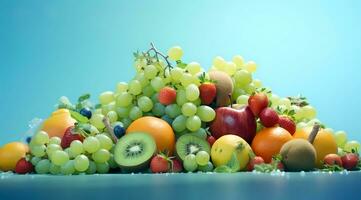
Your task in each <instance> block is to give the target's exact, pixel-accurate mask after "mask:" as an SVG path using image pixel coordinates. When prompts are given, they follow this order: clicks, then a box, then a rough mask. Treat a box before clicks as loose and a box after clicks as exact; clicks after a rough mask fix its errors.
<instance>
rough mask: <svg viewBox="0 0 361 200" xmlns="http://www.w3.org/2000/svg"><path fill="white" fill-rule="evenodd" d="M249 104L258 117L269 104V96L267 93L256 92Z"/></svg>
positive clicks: (250, 98)
mask: <svg viewBox="0 0 361 200" xmlns="http://www.w3.org/2000/svg"><path fill="white" fill-rule="evenodd" d="M248 105H249V107H250V108H251V110H252V112H253V114H254V116H256V117H258V115H259V113H260V112H261V111H262V110H263V109H265V108H266V107H267V106H268V97H267V95H266V94H265V93H262V92H260V93H256V94H254V95H252V96H250V97H249V99H248Z"/></svg>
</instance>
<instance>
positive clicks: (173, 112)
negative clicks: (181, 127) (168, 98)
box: [165, 104, 182, 119]
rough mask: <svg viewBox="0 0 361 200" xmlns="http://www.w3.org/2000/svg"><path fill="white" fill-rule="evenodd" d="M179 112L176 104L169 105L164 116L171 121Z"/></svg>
mask: <svg viewBox="0 0 361 200" xmlns="http://www.w3.org/2000/svg"><path fill="white" fill-rule="evenodd" d="M181 112H182V111H181V108H180V107H179V106H178V105H177V104H170V105H168V106H166V107H165V114H166V115H168V116H169V117H170V118H173V119H174V118H176V117H177V116H179V115H180V114H181Z"/></svg>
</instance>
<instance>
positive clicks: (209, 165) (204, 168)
mask: <svg viewBox="0 0 361 200" xmlns="http://www.w3.org/2000/svg"><path fill="white" fill-rule="evenodd" d="M198 170H199V171H202V172H212V171H213V164H212V163H211V162H208V163H207V164H206V165H204V166H198Z"/></svg>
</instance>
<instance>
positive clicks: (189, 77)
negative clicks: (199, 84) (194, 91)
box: [180, 73, 193, 87]
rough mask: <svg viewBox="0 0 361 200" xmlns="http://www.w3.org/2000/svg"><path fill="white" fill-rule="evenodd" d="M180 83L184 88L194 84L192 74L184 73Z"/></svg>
mask: <svg viewBox="0 0 361 200" xmlns="http://www.w3.org/2000/svg"><path fill="white" fill-rule="evenodd" d="M180 82H181V84H182V86H183V87H187V86H188V85H189V84H192V82H193V76H192V74H190V73H183V75H182V78H181V79H180Z"/></svg>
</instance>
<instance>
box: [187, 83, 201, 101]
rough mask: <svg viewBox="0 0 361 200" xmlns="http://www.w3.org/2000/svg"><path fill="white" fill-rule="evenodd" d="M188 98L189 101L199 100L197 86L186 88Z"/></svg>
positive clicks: (191, 85)
mask: <svg viewBox="0 0 361 200" xmlns="http://www.w3.org/2000/svg"><path fill="white" fill-rule="evenodd" d="M186 98H187V99H188V100H189V101H195V100H196V99H198V98H199V89H198V87H197V86H196V85H195V84H190V85H188V86H187V88H186Z"/></svg>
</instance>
